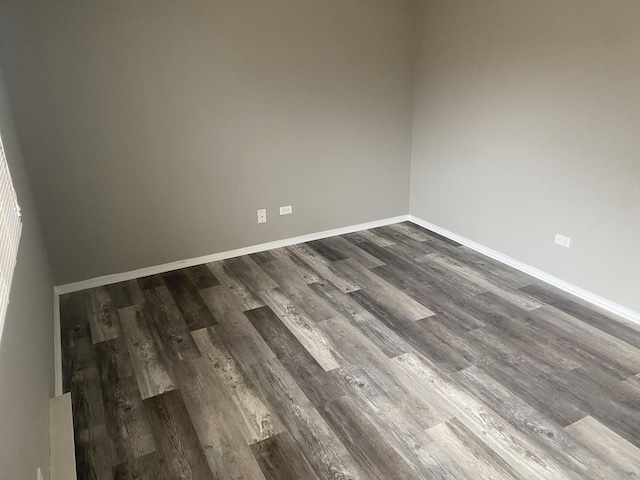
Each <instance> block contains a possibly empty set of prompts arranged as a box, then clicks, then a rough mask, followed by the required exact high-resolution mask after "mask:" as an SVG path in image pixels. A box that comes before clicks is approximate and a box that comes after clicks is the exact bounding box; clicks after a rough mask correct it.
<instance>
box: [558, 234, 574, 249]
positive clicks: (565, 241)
mask: <svg viewBox="0 0 640 480" xmlns="http://www.w3.org/2000/svg"><path fill="white" fill-rule="evenodd" d="M556 243H557V244H558V245H560V246H562V247H567V248H569V246H570V245H571V239H570V238H569V237H565V236H564V235H560V234H559V233H556Z"/></svg>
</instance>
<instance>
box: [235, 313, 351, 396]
mask: <svg viewBox="0 0 640 480" xmlns="http://www.w3.org/2000/svg"><path fill="white" fill-rule="evenodd" d="M245 315H246V316H247V318H248V319H249V321H250V322H251V324H252V325H253V326H254V328H255V329H256V330H257V331H258V332H259V333H260V335H261V336H262V338H264V340H265V342H266V343H267V345H269V348H271V350H272V351H273V352H274V354H275V355H276V357H277V358H278V359H279V360H280V362H281V363H282V365H283V366H284V368H285V369H286V370H287V372H289V374H290V375H291V376H292V377H293V379H294V380H295V381H296V383H297V384H298V386H299V387H300V389H301V390H302V391H303V392H304V394H305V395H306V396H307V398H308V399H309V400H310V401H311V403H313V405H315V406H321V405H324V404H325V403H327V402H330V401H331V400H334V399H336V398H339V397H341V396H342V395H344V392H343V390H342V389H341V388H340V387H339V386H338V385H337V384H336V383H335V381H334V380H333V379H332V378H331V376H330V375H328V374H327V373H326V372H325V371H324V370H323V369H322V367H321V366H320V365H319V364H318V362H316V361H315V359H314V358H313V357H312V356H311V355H310V354H309V353H308V352H307V350H306V349H305V348H304V346H303V345H302V344H301V343H300V342H299V341H298V339H297V338H296V337H295V336H294V335H293V334H292V333H291V332H290V331H289V329H288V328H287V327H286V326H285V325H284V324H283V323H282V322H281V321H280V319H279V318H278V317H277V316H276V314H275V313H273V311H272V310H271V309H270V308H269V307H261V308H257V309H255V310H249V311H248V312H245Z"/></svg>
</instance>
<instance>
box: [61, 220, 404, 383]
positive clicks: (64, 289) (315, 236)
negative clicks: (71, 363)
mask: <svg viewBox="0 0 640 480" xmlns="http://www.w3.org/2000/svg"><path fill="white" fill-rule="evenodd" d="M408 220H409V215H399V216H397V217H390V218H384V219H382V220H375V221H373V222H367V223H360V224H357V225H350V226H347V227H341V228H334V229H332V230H324V231H322V232H316V233H309V234H306V235H300V236H298V237H291V238H285V239H282V240H276V241H273V242H267V243H260V244H258V245H252V246H249V247H244V248H237V249H235V250H228V251H225V252H218V253H213V254H210V255H204V256H202V257H195V258H188V259H185V260H179V261H177V262H170V263H164V264H162V265H155V266H153V267H146V268H140V269H137V270H131V271H129V272H122V273H115V274H112V275H104V276H101V277H96V278H91V279H89V280H82V281H80V282H74V283H67V284H65V285H58V286H56V287H55V288H54V295H53V296H54V306H53V312H54V328H55V329H56V330H55V332H54V338H55V345H54V353H55V363H56V365H55V380H56V382H55V392H56V395H62V344H61V338H60V304H59V299H60V295H64V294H66V293H72V292H77V291H80V290H86V289H88V288H96V287H101V286H103V285H109V284H112V283H118V282H124V281H126V280H133V279H135V278H140V277H146V276H149V275H157V274H159V273H166V272H170V271H173V270H179V269H181V268H187V267H193V266H195V265H201V264H203V263H210V262H217V261H219V260H225V259H227V258H234V257H241V256H242V255H250V254H252V253H258V252H264V251H266V250H273V249H274V248H282V247H288V246H290V245H295V244H297V243H305V242H311V241H313V240H320V239H322V238H327V237H334V236H336V235H344V234H345V233H353V232H359V231H361V230H368V229H370V228H376V227H383V226H385V225H392V224H394V223H400V222H406V221H408Z"/></svg>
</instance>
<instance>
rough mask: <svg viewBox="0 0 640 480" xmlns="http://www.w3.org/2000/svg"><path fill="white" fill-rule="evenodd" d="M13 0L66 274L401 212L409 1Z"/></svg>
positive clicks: (10, 44)
mask: <svg viewBox="0 0 640 480" xmlns="http://www.w3.org/2000/svg"><path fill="white" fill-rule="evenodd" d="M5 4H6V6H7V8H6V10H8V13H7V14H5V15H4V17H5V19H4V20H0V22H4V33H3V35H4V42H3V43H4V45H3V47H2V55H3V56H4V59H5V61H6V65H7V66H10V67H11V68H10V69H9V68H7V70H8V74H7V83H8V87H9V92H10V94H11V98H12V101H13V104H14V109H15V112H16V121H17V125H18V130H19V133H20V134H21V137H22V140H23V142H22V143H23V146H24V155H25V160H26V161H27V163H28V166H29V171H30V173H31V175H32V180H33V184H34V191H35V192H36V195H37V201H38V206H39V210H40V214H41V218H42V219H43V230H44V234H45V239H46V242H47V246H48V249H49V254H50V258H51V263H52V269H53V272H54V277H55V281H56V283H57V284H62V283H67V282H71V281H76V280H81V279H87V278H91V277H95V276H98V275H104V274H109V273H115V272H122V271H127V270H132V269H136V268H140V267H146V266H151V265H157V264H160V263H164V262H170V261H174V260H179V259H183V258H189V257H194V256H200V255H205V254H210V253H214V252H218V251H224V250H228V249H234V248H239V247H243V246H248V245H253V244H257V243H261V242H266V241H271V240H275V239H281V238H286V237H291V236H296V235H301V234H305V233H311V232H317V231H322V230H326V229H331V228H337V227H341V226H347V225H352V224H357V223H361V222H367V221H372V220H377V219H381V218H385V217H391V216H395V215H401V214H406V213H407V211H408V205H409V195H408V186H409V169H410V156H411V120H412V86H413V84H412V81H413V80H412V45H413V36H412V35H413V29H412V25H413V23H414V21H413V19H414V13H415V12H414V6H415V4H414V2H413V1H412V0H347V1H345V0H322V1H317V0H272V1H268V2H265V1H261V0H189V1H186V2H176V1H174V0H153V1H152V0H143V1H136V2H132V1H130V0H115V1H109V2H98V1H85V2H71V1H64V2H50V1H48V0H27V1H24V0H21V1H17V0H13V1H10V2H9V1H5ZM9 70H10V71H9ZM281 205H293V210H294V214H293V215H291V216H288V217H279V216H278V215H277V212H276V209H277V207H279V206H281ZM258 208H267V209H268V222H267V223H266V224H263V225H258V224H257V220H256V210H257V209H258Z"/></svg>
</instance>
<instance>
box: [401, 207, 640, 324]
mask: <svg viewBox="0 0 640 480" xmlns="http://www.w3.org/2000/svg"><path fill="white" fill-rule="evenodd" d="M409 221H410V222H412V223H415V224H416V225H419V226H421V227H424V228H426V229H427V230H431V231H433V232H435V233H438V234H440V235H442V236H444V237H447V238H450V239H451V240H454V241H456V242H458V243H461V244H462V245H464V246H465V247H469V248H470V249H472V250H475V251H476V252H478V253H482V254H483V255H486V256H487V257H491V258H493V259H494V260H498V261H499V262H502V263H504V264H506V265H509V266H510V267H513V268H515V269H516V270H520V271H521V272H524V273H527V274H529V275H531V276H532V277H535V278H537V279H538V280H542V281H543V282H545V283H548V284H550V285H553V286H554V287H557V288H559V289H560V290H564V291H565V292H568V293H571V294H572V295H575V296H576V297H578V298H581V299H583V300H586V301H587V302H589V303H592V304H593V305H596V306H598V307H600V308H603V309H605V310H607V311H608V312H611V313H613V314H615V315H617V316H619V317H622V318H624V319H627V320H630V321H632V322H634V323H638V324H640V313H638V312H635V311H633V310H631V309H629V308H627V307H624V306H622V305H620V304H617V303H615V302H612V301H611V300H607V299H606V298H603V297H601V296H599V295H596V294H595V293H592V292H589V291H588V290H585V289H584V288H581V287H578V286H577V285H574V284H572V283H569V282H566V281H564V280H562V279H560V278H558V277H554V276H553V275H550V274H548V273H546V272H543V271H542V270H540V269H537V268H535V267H532V266H531V265H528V264H526V263H523V262H521V261H519V260H516V259H514V258H511V257H508V256H507V255H504V254H502V253H500V252H497V251H495V250H492V249H491V248H489V247H485V246H484V245H481V244H479V243H476V242H474V241H473V240H469V239H468V238H465V237H463V236H461V235H458V234H457V233H453V232H450V231H449V230H446V229H444V228H442V227H439V226H438V225H434V224H433V223H430V222H427V221H426V220H423V219H421V218H418V217H416V216H414V215H409Z"/></svg>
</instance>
